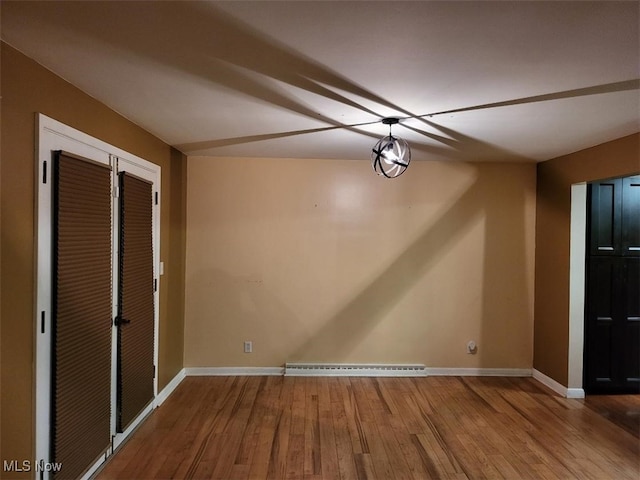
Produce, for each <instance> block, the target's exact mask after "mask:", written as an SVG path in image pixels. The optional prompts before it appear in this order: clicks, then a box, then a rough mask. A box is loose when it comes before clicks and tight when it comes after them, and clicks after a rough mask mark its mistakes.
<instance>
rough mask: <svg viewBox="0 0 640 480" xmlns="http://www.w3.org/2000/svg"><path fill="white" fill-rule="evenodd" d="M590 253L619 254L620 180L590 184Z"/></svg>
mask: <svg viewBox="0 0 640 480" xmlns="http://www.w3.org/2000/svg"><path fill="white" fill-rule="evenodd" d="M590 193H591V209H590V213H591V234H590V246H591V248H590V253H591V255H619V254H620V233H621V230H620V218H619V215H620V202H621V191H620V182H619V181H618V180H611V181H606V182H598V183H594V184H592V185H590Z"/></svg>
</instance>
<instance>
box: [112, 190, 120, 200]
mask: <svg viewBox="0 0 640 480" xmlns="http://www.w3.org/2000/svg"><path fill="white" fill-rule="evenodd" d="M119 197H120V187H113V198H119Z"/></svg>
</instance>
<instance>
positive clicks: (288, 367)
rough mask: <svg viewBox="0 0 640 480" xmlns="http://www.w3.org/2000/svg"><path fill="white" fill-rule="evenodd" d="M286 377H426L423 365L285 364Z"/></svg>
mask: <svg viewBox="0 0 640 480" xmlns="http://www.w3.org/2000/svg"><path fill="white" fill-rule="evenodd" d="M284 375H285V377H424V376H426V370H425V366H424V365H421V364H369V363H363V364H357V363H285V365H284Z"/></svg>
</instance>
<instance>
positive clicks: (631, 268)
mask: <svg viewBox="0 0 640 480" xmlns="http://www.w3.org/2000/svg"><path fill="white" fill-rule="evenodd" d="M588 199H589V200H588V201H589V218H588V229H589V235H588V238H589V240H588V241H589V245H588V247H589V248H588V256H587V289H586V293H587V295H586V324H585V358H584V360H585V361H584V366H585V371H584V372H585V373H584V386H585V390H586V391H587V393H623V392H640V177H628V178H623V179H613V180H607V181H602V182H596V183H593V184H591V185H589V189H588Z"/></svg>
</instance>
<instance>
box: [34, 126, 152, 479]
mask: <svg viewBox="0 0 640 480" xmlns="http://www.w3.org/2000/svg"><path fill="white" fill-rule="evenodd" d="M35 130H36V135H37V138H36V165H37V167H36V169H35V171H36V178H35V182H36V187H35V191H36V195H37V199H36V206H35V210H36V211H35V218H36V220H35V224H36V225H35V226H36V237H37V239H36V252H35V256H36V258H35V268H36V271H35V276H36V291H35V319H34V320H35V322H34V332H35V333H34V335H35V338H34V357H35V358H34V365H35V382H34V399H35V402H34V408H35V412H34V418H35V426H34V429H35V431H34V439H35V461H36V462H37V463H38V465H42V463H44V464H47V463H49V462H51V461H52V459H51V458H50V440H51V433H50V425H51V407H50V405H51V393H52V392H51V347H52V345H51V342H52V337H51V313H52V312H51V301H52V297H51V295H52V285H51V275H52V258H53V256H52V251H51V246H52V234H53V233H52V219H53V215H52V203H53V202H52V182H51V172H52V170H53V169H52V165H51V164H52V155H51V152H52V151H55V150H64V151H67V152H70V153H74V154H76V155H79V156H82V157H85V158H89V159H91V160H94V161H97V162H99V163H103V164H106V165H110V166H111V167H112V187H114V188H112V190H113V192H114V195H113V199H112V218H113V225H117V223H116V222H117V220H118V218H117V215H118V209H117V208H116V205H117V203H116V202H117V201H118V199H117V198H116V195H117V189H116V188H115V185H116V183H115V179H116V175H117V173H118V171H128V172H131V173H132V174H135V175H137V176H138V177H142V178H144V179H146V180H149V181H151V182H152V183H153V194H154V197H156V195H157V198H158V202H157V204H154V206H153V223H152V225H153V276H154V279H156V285H157V289H156V292H155V295H154V317H155V318H154V324H155V334H154V362H155V365H156V372H157V365H158V332H159V326H158V323H159V318H160V317H159V307H160V302H159V298H160V285H159V284H160V282H159V280H158V278H159V272H160V268H159V267H160V201H159V195H160V167H159V166H158V165H155V164H153V163H151V162H149V161H147V160H144V159H142V158H140V157H137V156H135V155H133V154H131V153H128V152H126V151H124V150H121V149H119V148H117V147H114V146H113V145H109V144H108V143H105V142H103V141H101V140H98V139H96V138H94V137H91V136H89V135H87V134H85V133H83V132H81V131H79V130H76V129H74V128H71V127H69V126H67V125H64V124H62V123H60V122H58V121H56V120H53V119H52V118H49V117H47V116H45V115H42V114H38V115H36V129H35ZM116 236H117V234H116V232H114V234H113V237H112V240H113V242H114V243H113V250H112V251H113V254H112V261H113V263H114V268H116V267H117V265H116V264H117V261H116V258H117V257H116V253H117V243H116V242H117V238H116ZM113 282H114V284H113V288H114V289H113V292H114V296H113V309H114V315H113V316H114V317H115V311H116V309H117V305H116V295H115V292H117V271H116V270H114V274H113ZM116 333H117V332H116V327H115V326H114V327H113V329H112V374H111V383H112V393H111V402H112V408H111V412H112V413H111V435H112V442H111V447H110V448H109V450H108V451H107V453H106V455H105V458H104V459H102V458H101V459H99V460H98V461H96V463H95V464H94V465H93V466H92V467H91V468H90V469H89V470H88V471H87V473H86V474H85V478H89V477H90V476H91V475H92V474H93V473H95V471H96V470H97V468H98V467H99V466H100V465H101V464H102V463H103V462H104V460H105V459H106V457H107V456H108V455H110V454H111V453H113V450H114V449H115V448H116V447H117V446H118V445H119V444H120V443H122V442H123V441H124V440H125V439H126V437H127V436H128V435H129V434H130V433H131V432H132V431H133V430H134V429H135V428H136V426H137V425H138V424H139V423H140V422H141V421H142V420H143V419H144V417H145V416H146V415H148V414H149V413H150V412H151V411H152V409H153V408H155V406H156V403H157V401H156V397H157V394H158V375H157V374H156V376H155V379H154V387H153V388H154V400H153V402H152V403H151V404H150V405H149V406H148V407H147V408H146V409H145V410H144V411H143V412H142V413H141V414H140V416H139V417H138V418H137V419H136V420H135V421H134V422H132V424H131V426H130V427H129V428H128V429H127V430H126V431H125V432H123V433H120V434H116V432H115V425H116V422H115V415H116V408H115V405H116V403H115V399H116V391H115V388H116V383H117V379H116V368H115V365H116V363H115V361H116V354H115V353H116V346H117V336H116ZM32 472H33V474H34V476H35V475H37V474H39V473H40V472H38V466H37V465H35V464H34V468H33V469H32ZM43 473H44V477H43V478H44V479H48V478H49V472H47V471H46V470H45V471H43Z"/></svg>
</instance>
